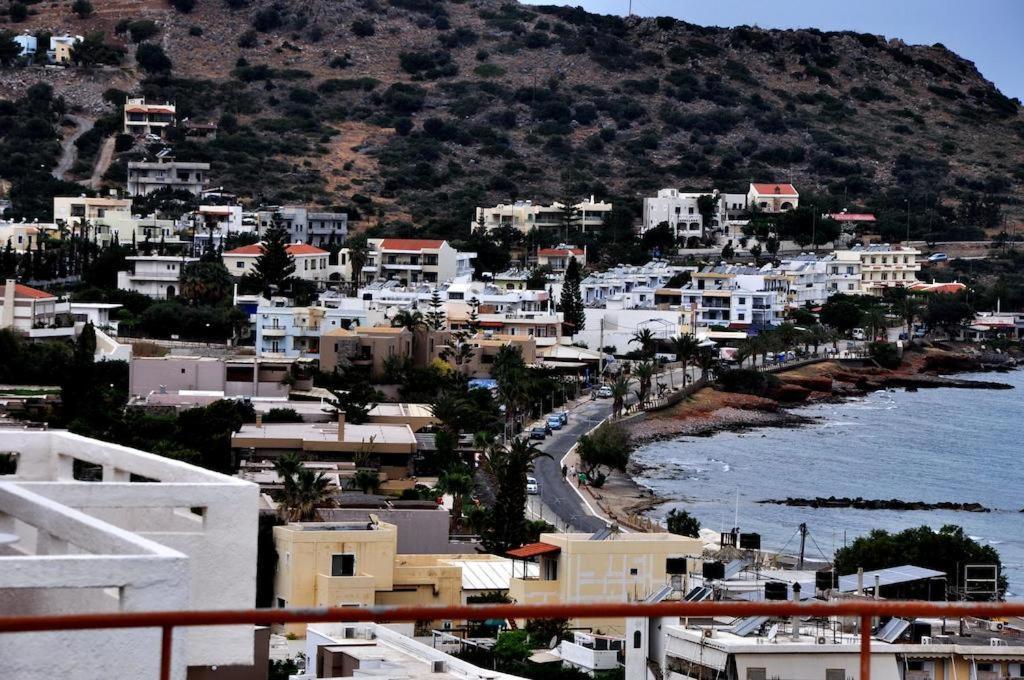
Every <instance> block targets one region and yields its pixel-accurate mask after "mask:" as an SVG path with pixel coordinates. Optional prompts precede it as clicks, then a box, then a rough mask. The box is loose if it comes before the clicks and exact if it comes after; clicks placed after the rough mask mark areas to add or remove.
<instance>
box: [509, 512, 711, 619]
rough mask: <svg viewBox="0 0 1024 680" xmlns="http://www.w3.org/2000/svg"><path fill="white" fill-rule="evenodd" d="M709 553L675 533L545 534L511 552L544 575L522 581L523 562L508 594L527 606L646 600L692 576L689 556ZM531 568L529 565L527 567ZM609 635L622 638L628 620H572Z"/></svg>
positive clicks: (603, 532) (515, 572)
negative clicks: (534, 564) (679, 577)
mask: <svg viewBox="0 0 1024 680" xmlns="http://www.w3.org/2000/svg"><path fill="white" fill-rule="evenodd" d="M702 551H703V544H702V542H701V541H700V539H697V538H688V537H685V536H678V535H676V534H670V533H654V534H641V533H628V534H627V533H622V532H620V531H618V530H615V529H612V530H607V531H602V532H599V533H597V534H594V535H591V534H580V533H574V534H541V537H540V542H539V543H532V544H530V545H525V546H523V547H521V548H516V549H515V550H510V551H509V553H508V555H509V557H512V558H513V559H521V560H533V559H537V560H538V561H539V564H540V569H539V573H538V575H537V576H536V577H532V576H530V575H529V574H528V573H527V576H526V578H523V577H522V571H520V569H519V567H520V565H519V563H517V565H516V568H515V570H514V574H516V575H518V576H513V579H512V581H511V583H510V584H509V591H508V594H509V596H510V597H511V598H512V600H513V601H514V602H517V603H521V604H556V603H562V604H589V603H597V602H631V601H640V600H643V599H644V598H646V597H647V596H648V595H650V594H651V593H653V592H655V591H657V590H658V589H659V588H661V587H662V586H664V585H665V584H667V583H670V582H671V581H672V576H673V575H677V574H686V573H688V572H689V571H690V569H689V568H688V566H689V560H688V558H694V557H699V556H700V555H701V553H702ZM523 566H524V567H525V565H523ZM570 625H572V626H592V627H594V628H595V629H596V630H598V631H600V632H603V633H616V634H622V633H623V632H624V631H625V622H624V621H623V620H622V619H587V620H586V621H582V620H580V621H575V620H574V621H571V622H570Z"/></svg>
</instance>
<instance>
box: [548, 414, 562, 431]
mask: <svg viewBox="0 0 1024 680" xmlns="http://www.w3.org/2000/svg"><path fill="white" fill-rule="evenodd" d="M547 423H548V427H550V428H551V429H552V430H561V429H562V417H561V416H559V415H556V414H552V415H550V416H548V420H547Z"/></svg>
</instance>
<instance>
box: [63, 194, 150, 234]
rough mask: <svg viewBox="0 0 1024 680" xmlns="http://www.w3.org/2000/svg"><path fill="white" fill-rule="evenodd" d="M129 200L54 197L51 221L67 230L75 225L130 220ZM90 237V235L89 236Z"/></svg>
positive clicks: (102, 197) (130, 203)
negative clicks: (63, 225)
mask: <svg viewBox="0 0 1024 680" xmlns="http://www.w3.org/2000/svg"><path fill="white" fill-rule="evenodd" d="M131 217H132V202H131V199H121V198H110V197H104V196H100V197H96V198H89V197H86V196H54V197H53V221H54V222H62V223H64V224H65V225H67V226H68V227H69V228H70V227H72V226H75V225H82V224H88V225H90V226H92V225H95V224H97V223H100V222H103V221H105V220H112V219H131ZM90 236H92V234H90Z"/></svg>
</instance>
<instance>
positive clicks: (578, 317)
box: [559, 257, 587, 335]
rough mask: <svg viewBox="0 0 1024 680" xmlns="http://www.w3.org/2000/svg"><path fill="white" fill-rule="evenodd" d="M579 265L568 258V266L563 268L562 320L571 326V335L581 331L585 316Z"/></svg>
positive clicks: (574, 259) (573, 258)
mask: <svg viewBox="0 0 1024 680" xmlns="http://www.w3.org/2000/svg"><path fill="white" fill-rule="evenodd" d="M580 278H581V277H580V264H579V262H577V261H576V258H575V257H571V258H569V266H567V267H566V268H565V278H564V279H563V281H562V299H561V303H560V305H559V306H560V307H561V308H562V320H563V322H564V323H566V324H569V325H571V326H572V333H573V335H575V334H576V333H578V332H580V331H581V330H583V325H584V324H585V323H586V320H587V314H586V311H584V308H583V296H582V294H581V293H580Z"/></svg>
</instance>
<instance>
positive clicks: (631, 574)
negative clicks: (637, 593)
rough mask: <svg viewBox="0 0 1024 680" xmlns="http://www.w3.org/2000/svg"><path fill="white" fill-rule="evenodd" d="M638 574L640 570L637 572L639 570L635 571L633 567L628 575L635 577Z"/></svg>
mask: <svg viewBox="0 0 1024 680" xmlns="http://www.w3.org/2000/svg"><path fill="white" fill-rule="evenodd" d="M639 573H640V570H639V569H637V568H635V567H634V568H632V569H630V570H629V575H630V576H636V575H638V574H639Z"/></svg>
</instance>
